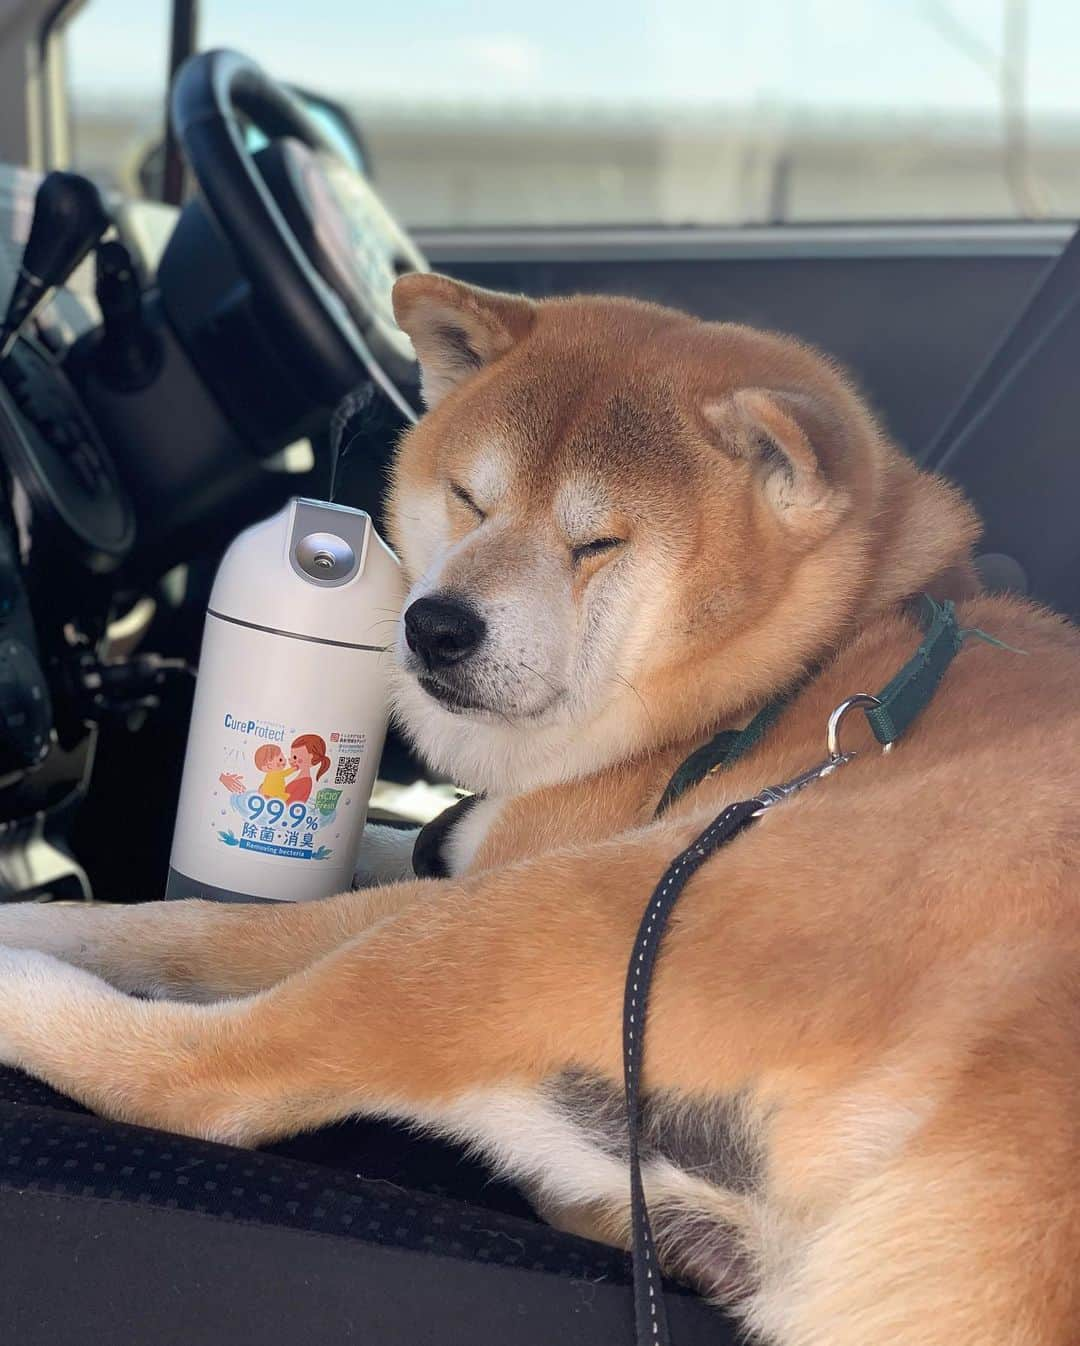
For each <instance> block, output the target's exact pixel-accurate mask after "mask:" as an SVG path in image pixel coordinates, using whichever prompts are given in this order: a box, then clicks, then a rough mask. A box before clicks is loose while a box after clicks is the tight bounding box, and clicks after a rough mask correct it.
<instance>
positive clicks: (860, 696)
mask: <svg viewBox="0 0 1080 1346" xmlns="http://www.w3.org/2000/svg"><path fill="white" fill-rule="evenodd" d="M880 705H881V702H880V701H879V700H878V698H877V697H876V696H871V695H870V694H869V692H856V694H855V695H854V696H849V697H848V698H847V700H846V701H841V702H840V704H839V705H838V706H837V707H836V709H835V710H834V711H833V713H832V714H831V715H830V716H829V722H828V725H827V726H826V729H825V748H826V751H827V752H828V754H829V755H828V756H827V757H826V758H825V760H824V761H823V762H819V763H818V764H817V766H812V767H811V768H810V769H809V771H803V772H801V773H800V774H799V775H798V776H795V777H794V778H793V779H791V780H789V781H785V782H784V783H783V785H767V786H766V787H765V789H764V790H762V791H761V793H760V794H758V795H755V799H756V800H757V802H758V804H759V805H760V808H758V809H757V811H756V812H755V813H754V815H753V816H754V817H755V818H759V817H760V816H761V815H762V814H763V813H764V812H765V810H766V809H771V808H772V806H773V805H774V804H781V803H783V801H784V800H785V799H790V798H791V796H792V795H794V794H798V793H799V791H800V790H803V789H805V788H806V786H808V785H812V784H813V782H814V781H818V780H823V779H824V778H825V777H826V776H831V775H832V774H833V772H834V771H839V769H840V768H841V767H842V766H846V765H847V764H848V762H850V761H851V759H852V758H853V757H855V756H857V754H856V753H854V752H843V751H841V748H840V726H841V724H842V723H843V721H844V716H845V715H847V713H848V711H851V710H854V709H855V708H856V707H857V706H862V707H864V708H865V709H867V710H870V709H872V708H873V707H874V706H880Z"/></svg>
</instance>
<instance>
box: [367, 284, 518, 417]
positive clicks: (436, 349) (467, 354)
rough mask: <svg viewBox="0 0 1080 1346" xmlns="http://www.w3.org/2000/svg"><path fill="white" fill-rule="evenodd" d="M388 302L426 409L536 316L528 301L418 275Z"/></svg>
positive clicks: (497, 352)
mask: <svg viewBox="0 0 1080 1346" xmlns="http://www.w3.org/2000/svg"><path fill="white" fill-rule="evenodd" d="M393 301H394V317H395V318H396V319H397V324H398V326H399V327H400V328H401V329H402V331H403V332H405V333H407V335H408V336H409V338H410V340H411V341H412V344H413V348H414V349H415V351H416V357H417V359H418V360H419V361H420V375H421V380H422V387H423V393H424V401H425V403H426V404H427V405H428V406H429V407H433V406H434V405H435V404H436V402H439V401H441V400H442V398H444V397H445V396H446V394H447V393H448V392H450V390H451V389H452V388H456V387H457V385H458V384H459V383H462V382H463V381H464V380H465V379H467V378H468V377H469V376H470V375H471V374H475V373H476V371H477V370H478V369H482V368H483V366H484V365H486V364H489V363H490V362H491V361H492V360H495V359H498V357H499V356H500V355H503V354H504V353H505V352H506V351H508V350H509V349H510V347H511V346H512V345H514V343H515V342H517V341H520V340H521V339H522V337H524V336H525V335H526V334H527V333H528V331H529V329H530V327H531V326H532V322H533V316H534V314H535V311H536V310H535V306H534V305H533V304H532V303H531V302H530V301H529V300H528V299H524V298H521V297H519V296H516V295H509V294H495V293H494V292H493V291H491V290H481V289H478V288H477V287H476V286H473V285H462V284H461V282H460V281H456V280H450V279H448V278H447V277H446V276H434V275H431V274H430V273H429V272H423V271H413V272H410V273H409V274H407V275H404V276H402V277H401V278H400V279H399V280H398V282H397V284H396V285H395V286H394V294H393Z"/></svg>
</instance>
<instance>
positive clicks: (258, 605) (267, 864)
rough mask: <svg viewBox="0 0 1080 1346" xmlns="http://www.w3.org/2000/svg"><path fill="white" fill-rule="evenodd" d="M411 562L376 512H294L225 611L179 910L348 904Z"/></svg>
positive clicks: (177, 856) (213, 629)
mask: <svg viewBox="0 0 1080 1346" xmlns="http://www.w3.org/2000/svg"><path fill="white" fill-rule="evenodd" d="M403 601H404V586H403V583H402V578H401V572H400V569H399V566H398V562H397V558H396V557H395V556H394V554H393V552H391V551H390V549H389V548H388V547H387V546H386V544H385V543H384V542H383V541H382V539H381V538H380V537H379V535H378V533H377V532H376V531H375V528H374V526H373V524H372V522H371V519H370V518H369V517H368V515H367V514H365V513H363V511H361V510H357V509H349V508H346V507H345V506H342V505H334V504H329V503H326V502H324V501H318V500H305V499H299V498H298V499H293V500H291V501H290V502H289V503H288V504H287V505H286V506H285V507H284V508H283V509H282V510H281V511H280V512H279V513H277V514H275V515H273V517H271V518H269V519H266V520H264V521H263V522H262V523H258V524H256V525H255V526H254V527H252V528H249V529H247V530H246V531H245V532H243V533H241V534H240V536H239V537H238V538H237V539H236V540H235V541H234V542H233V544H232V545H231V546H230V547H229V549H228V551H227V552H226V553H225V556H224V558H223V560H222V562H221V566H220V568H219V570H218V573H217V577H216V579H215V581H214V586H213V590H212V592H211V595H210V604H209V608H208V611H207V617H206V629H205V633H204V636H203V645H202V653H201V656H200V660H199V674H198V680H197V682H196V689H195V703H194V708H193V711H192V718H191V729H190V732H189V737H188V746H187V755H186V757H185V761H184V776H183V784H182V787H181V792H180V807H179V811H178V814H177V822H176V830H175V833H174V836H173V848H172V855H171V858H170V862H169V880H168V886H167V889H166V894H165V895H166V897H170V898H173V897H177V898H180V897H204V898H215V899H219V900H225V901H252V900H256V901H258V900H263V901H267V900H269V901H306V900H309V899H312V898H319V897H326V896H329V895H330V894H332V893H337V892H341V891H343V890H344V889H346V888H348V886H349V882H350V878H351V875H352V872H353V869H354V864H355V860H356V854H357V850H358V847H359V843H360V834H361V832H362V831H363V828H364V821H365V817H366V814H367V803H368V798H369V796H370V794H371V788H372V785H373V783H374V780H375V773H376V770H377V768H378V764H379V757H380V754H381V752H382V746H383V738H384V736H385V733H386V724H387V674H388V669H389V660H390V658H391V655H390V654H389V653H388V652H387V651H386V647H387V646H388V645H391V644H392V633H393V629H394V619H395V618H396V617H397V615H398V613H399V612H400V610H401V606H402V603H403Z"/></svg>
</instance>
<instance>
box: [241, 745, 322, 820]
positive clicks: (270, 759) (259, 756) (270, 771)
mask: <svg viewBox="0 0 1080 1346" xmlns="http://www.w3.org/2000/svg"><path fill="white" fill-rule="evenodd" d="M255 767H256V770H258V771H261V772H262V773H263V778H262V780H261V781H260V782H259V788H258V793H259V794H261V795H262V796H263V797H264V798H265V799H283V800H285V802H286V803H288V804H306V803H307V801H308V799H309V798H310V797H311V791H312V788H313V786H314V783H315V781H317V780H322V778H323V776H325V775H326V773H327V772H328V771H329V770H330V758H329V757H328V756H327V755H326V741H325V739H322V738H320V737H319V735H318V734H301V735H300V737H299V738H294V739H293V741H292V746H291V747H290V749H289V756H288V758H287V759H286V757H285V754H284V753H283V752H282V751H281V748H280V747H279V746H278V744H276V743H263V744H261V745H260V746H259V747H258V748H256V749H255ZM316 768H317V770H316ZM312 771H315V776H314V779H313V778H312V774H311V773H312ZM290 776H291V777H292V779H291V780H289V779H287V778H288V777H290ZM218 779H219V780H220V781H221V783H222V785H224V786H225V788H226V790H230V791H232V793H233V794H237V795H239V794H243V793H244V790H245V786H244V778H243V776H240V775H238V774H237V773H236V772H235V771H223V772H222V773H221V775H220V776H219V777H218Z"/></svg>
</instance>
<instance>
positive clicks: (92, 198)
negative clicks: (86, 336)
mask: <svg viewBox="0 0 1080 1346" xmlns="http://www.w3.org/2000/svg"><path fill="white" fill-rule="evenodd" d="M108 227H109V217H108V215H107V214H106V213H105V207H104V205H102V201H101V196H100V194H99V192H98V189H97V188H96V187H95V186H94V184H93V183H92V182H91V181H90V179H89V178H84V177H81V176H80V175H79V174H78V173H60V172H53V173H49V174H47V175H46V176H45V177H44V178H42V180H41V185H40V186H39V187H38V190H37V196H36V197H35V198H34V218H33V220H32V221H31V224H30V237H29V238H28V239H27V240H26V249H25V251H24V252H23V258H22V265H21V266H20V267H19V274H18V277H17V279H16V281H15V288H14V290H13V291H12V294H11V299H10V301H9V302H8V308H7V313H6V315H5V317H4V323H3V326H2V327H0V360H6V359H7V357H8V356H9V355H10V354H11V350H12V347H13V346H14V345H15V341H16V339H17V337H18V335H19V333H20V331H21V330H22V328H23V327H24V326H25V324H26V323H27V322H28V321H29V320H30V318H31V317H32V316H33V315H34V314H35V313H36V312H37V310H38V309H39V308H40V307H41V305H42V304H43V303H44V301H45V300H46V299H47V298H48V297H49V295H50V294H51V293H52V291H53V290H54V289H55V288H56V287H57V286H58V285H63V284H64V282H65V281H66V280H67V279H68V277H69V276H70V275H71V273H72V272H73V271H74V270H75V268H76V267H77V266H78V265H79V263H80V262H81V261H82V260H83V258H84V257H86V256H87V254H88V253H89V252H90V249H91V248H93V246H94V245H95V244H96V243H97V241H98V239H100V238H101V236H102V234H103V233H104V232H105V230H106V229H107V228H108Z"/></svg>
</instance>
